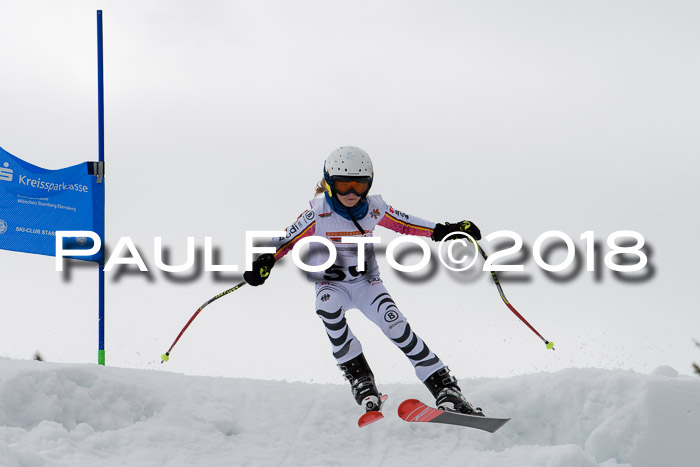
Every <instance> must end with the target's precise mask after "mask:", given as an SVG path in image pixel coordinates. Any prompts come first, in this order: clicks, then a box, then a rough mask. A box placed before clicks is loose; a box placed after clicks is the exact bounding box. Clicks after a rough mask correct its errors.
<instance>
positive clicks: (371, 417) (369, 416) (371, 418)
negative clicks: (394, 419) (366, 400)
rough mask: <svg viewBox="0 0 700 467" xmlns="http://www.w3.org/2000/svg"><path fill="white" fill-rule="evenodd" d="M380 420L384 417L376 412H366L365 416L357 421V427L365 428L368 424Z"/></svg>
mask: <svg viewBox="0 0 700 467" xmlns="http://www.w3.org/2000/svg"><path fill="white" fill-rule="evenodd" d="M382 418H384V415H383V414H382V413H381V412H380V411H378V410H374V411H372V412H367V413H366V414H364V415H363V416H361V417H360V419H359V420H358V421H357V426H359V427H360V428H362V427H363V426H367V425H369V424H370V423H374V422H376V421H377V420H381V419H382Z"/></svg>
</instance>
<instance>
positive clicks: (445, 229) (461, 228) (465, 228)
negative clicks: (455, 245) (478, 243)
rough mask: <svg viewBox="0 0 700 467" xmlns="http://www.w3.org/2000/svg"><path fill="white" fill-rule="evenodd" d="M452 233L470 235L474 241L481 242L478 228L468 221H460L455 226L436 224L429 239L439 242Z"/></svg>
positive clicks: (446, 223)
mask: <svg viewBox="0 0 700 467" xmlns="http://www.w3.org/2000/svg"><path fill="white" fill-rule="evenodd" d="M452 232H464V233H466V234H469V235H471V236H472V238H473V239H474V240H481V231H479V227H477V226H476V225H475V224H472V223H471V222H469V221H462V222H458V223H456V224H450V223H449V222H445V223H444V224H437V225H436V226H435V229H433V235H431V237H430V238H432V239H433V240H435V241H436V242H439V241H441V240H442V239H443V238H445V237H446V236H447V235H449V234H451V233H452ZM451 238H459V235H455V236H453V237H451Z"/></svg>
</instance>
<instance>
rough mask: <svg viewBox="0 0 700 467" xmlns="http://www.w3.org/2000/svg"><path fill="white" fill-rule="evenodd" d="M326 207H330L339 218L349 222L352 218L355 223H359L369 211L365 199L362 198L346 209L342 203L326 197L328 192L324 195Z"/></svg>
mask: <svg viewBox="0 0 700 467" xmlns="http://www.w3.org/2000/svg"><path fill="white" fill-rule="evenodd" d="M324 195H325V197H326V201H327V202H328V205H329V206H330V207H331V209H332V210H333V212H335V213H336V214H338V215H339V216H340V217H342V218H344V219H347V220H349V221H351V220H352V218H353V217H354V218H355V220H356V221H359V220H360V219H362V218H363V217H365V216H366V215H367V212H368V211H369V203H368V202H367V198H362V199H361V200H360V202H359V203H357V204H356V205H355V206H353V207H351V208H346V207H345V206H343V203H341V202H340V201H338V200H337V199H336V198H332V197H330V196H329V195H328V192H325V193H324Z"/></svg>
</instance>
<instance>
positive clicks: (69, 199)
mask: <svg viewBox="0 0 700 467" xmlns="http://www.w3.org/2000/svg"><path fill="white" fill-rule="evenodd" d="M101 168H102V166H101V165H99V166H98V164H97V163H93V162H83V163H80V164H78V165H74V166H72V167H67V168H65V169H58V170H47V169H42V168H41V167H37V166H35V165H32V164H30V163H28V162H25V161H23V160H21V159H19V158H17V157H15V156H13V155H12V154H10V153H9V152H7V151H5V150H4V149H2V148H0V249H3V250H13V251H21V252H25V253H36V254H40V255H48V256H55V255H56V236H55V233H56V231H57V230H72V231H75V230H88V231H92V232H95V233H96V234H97V235H98V236H99V238H101V239H103V238H104V211H105V190H104V179H103V171H102V170H101ZM63 243H64V247H66V248H72V249H90V248H92V247H93V246H94V242H93V241H92V240H91V239H89V238H88V239H85V238H74V239H70V238H68V239H65V241H64V242H63ZM76 259H83V260H86V261H95V262H98V263H102V262H103V258H102V252H101V251H100V252H98V253H97V254H94V255H92V256H80V257H76Z"/></svg>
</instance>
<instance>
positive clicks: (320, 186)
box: [314, 178, 328, 198]
mask: <svg viewBox="0 0 700 467" xmlns="http://www.w3.org/2000/svg"><path fill="white" fill-rule="evenodd" d="M326 190H328V184H327V183H326V180H325V179H323V178H322V179H321V180H319V182H318V183H317V184H316V193H314V198H315V197H316V196H318V195H320V194H323V192H325V191H326Z"/></svg>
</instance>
